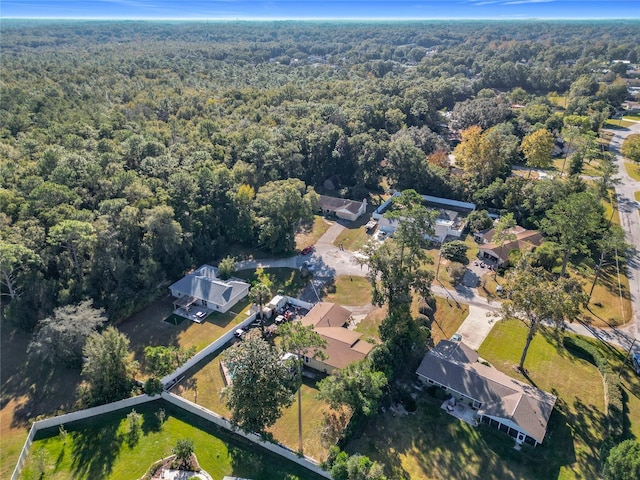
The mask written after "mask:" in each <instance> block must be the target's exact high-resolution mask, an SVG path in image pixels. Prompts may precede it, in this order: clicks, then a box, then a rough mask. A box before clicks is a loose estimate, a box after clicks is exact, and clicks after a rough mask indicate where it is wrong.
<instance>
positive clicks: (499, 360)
mask: <svg viewBox="0 0 640 480" xmlns="http://www.w3.org/2000/svg"><path fill="white" fill-rule="evenodd" d="M525 336H526V327H525V326H524V325H523V324H522V323H521V322H518V321H508V322H499V323H498V324H497V325H496V326H495V327H494V328H493V329H492V331H491V333H490V334H489V336H488V337H487V339H486V340H485V341H484V343H483V344H482V346H481V347H480V350H479V353H480V355H481V356H482V357H483V358H485V359H486V360H488V361H489V362H490V363H491V364H492V365H493V366H494V367H496V368H498V369H499V370H501V371H503V372H505V373H506V374H508V375H510V376H512V377H515V378H518V379H519V380H521V381H525V382H526V381H527V379H525V378H524V377H523V376H522V374H520V373H519V372H516V370H515V369H514V366H516V365H517V364H518V362H519V359H520V355H521V353H522V348H523V346H524V340H525ZM525 368H526V369H527V371H528V372H529V373H528V374H529V380H530V383H533V384H535V385H536V386H537V387H538V388H541V389H543V390H545V391H549V392H553V393H555V394H556V395H557V396H558V403H557V404H556V410H555V411H554V415H553V416H552V419H551V422H550V426H549V430H548V436H550V438H548V439H547V440H549V441H548V442H547V443H546V444H545V445H544V446H543V448H542V449H541V453H542V454H543V455H545V456H547V462H546V463H547V464H548V466H549V467H551V468H552V470H550V471H549V472H548V473H549V475H548V476H546V477H545V476H542V477H539V478H556V477H557V478H597V477H598V475H599V469H600V459H599V454H598V451H599V446H600V442H601V440H602V438H603V433H604V415H603V413H602V412H603V411H604V391H603V384H602V377H601V375H600V373H599V372H598V370H597V369H596V367H595V366H594V365H592V364H590V363H588V362H587V361H585V360H582V359H579V358H576V357H574V356H573V355H572V354H570V353H569V352H567V351H566V350H565V349H564V348H563V347H562V345H561V339H560V338H557V337H556V336H555V335H554V334H553V333H551V332H550V331H547V330H544V329H543V330H542V331H541V332H540V333H539V334H538V335H537V336H536V337H535V338H534V339H533V342H532V343H531V347H530V349H529V353H528V355H527V359H526V361H525ZM554 471H557V475H553V476H552V475H551V473H552V472H554ZM533 473H534V472H532V475H533ZM534 478H535V477H534Z"/></svg>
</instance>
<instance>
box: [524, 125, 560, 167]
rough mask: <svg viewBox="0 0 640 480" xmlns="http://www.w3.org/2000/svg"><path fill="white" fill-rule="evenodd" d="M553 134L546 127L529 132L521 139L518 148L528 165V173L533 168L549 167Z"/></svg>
mask: <svg viewBox="0 0 640 480" xmlns="http://www.w3.org/2000/svg"><path fill="white" fill-rule="evenodd" d="M553 147H554V140H553V135H552V134H551V132H550V131H549V130H547V129H546V128H541V129H540V130H536V131H535V132H532V133H530V134H529V135H527V136H525V137H524V138H523V139H522V144H521V146H520V148H521V149H522V152H523V153H524V158H525V159H526V161H527V167H529V175H531V170H532V169H534V168H549V167H550V166H551V154H552V153H553Z"/></svg>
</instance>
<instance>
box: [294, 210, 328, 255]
mask: <svg viewBox="0 0 640 480" xmlns="http://www.w3.org/2000/svg"><path fill="white" fill-rule="evenodd" d="M330 226H331V225H329V224H328V223H327V222H326V221H325V219H324V217H323V216H321V215H316V216H315V217H314V218H313V224H312V225H309V226H307V227H305V228H302V229H301V230H300V231H299V232H298V233H297V234H296V248H297V249H299V250H301V249H303V248H304V247H306V246H307V245H314V244H315V243H316V242H317V241H318V239H319V238H320V237H321V236H322V235H324V232H326V231H327V230H329V227H330Z"/></svg>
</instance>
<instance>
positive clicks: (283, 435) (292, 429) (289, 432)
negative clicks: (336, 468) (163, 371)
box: [172, 351, 329, 460]
mask: <svg viewBox="0 0 640 480" xmlns="http://www.w3.org/2000/svg"><path fill="white" fill-rule="evenodd" d="M221 353H222V352H221V351H220V352H216V353H215V354H212V355H211V356H208V357H207V358H205V359H204V360H203V361H202V362H200V363H199V364H198V365H196V366H195V367H194V368H193V369H192V370H191V371H190V372H187V374H186V377H185V379H184V380H183V381H182V382H180V383H179V384H178V385H177V386H176V387H175V388H174V389H173V390H172V392H173V393H175V394H177V395H180V396H181V397H183V398H186V399H187V400H190V401H192V402H195V403H197V404H199V405H202V406H203V407H205V408H208V409H209V410H211V411H213V412H216V413H218V414H219V415H222V416H223V417H225V418H231V411H230V410H229V409H228V408H227V407H226V406H225V404H224V401H223V400H222V398H221V396H220V394H221V392H222V390H223V389H224V387H225V383H224V378H223V376H222V371H221V370H220V360H221V359H222V355H221ZM196 392H197V393H196ZM317 394H318V389H317V388H316V386H315V382H313V381H310V380H308V379H306V378H305V379H304V382H303V385H302V421H303V430H302V434H303V448H304V452H305V455H308V456H310V457H312V458H315V459H318V460H324V459H325V458H326V455H327V449H326V448H325V447H323V446H322V444H321V443H320V431H321V430H322V426H323V424H322V420H323V416H322V412H324V411H329V407H328V406H327V405H326V404H325V403H324V402H322V401H320V400H318V399H316V395H317ZM269 431H270V432H271V433H272V434H273V436H274V438H275V439H276V440H278V441H279V442H281V443H283V444H285V445H286V446H288V447H290V448H292V449H294V450H298V446H299V442H298V405H297V395H296V401H294V402H293V404H292V405H291V406H290V407H288V408H287V409H285V410H284V412H283V415H282V417H281V418H280V419H279V420H278V421H277V422H276V424H275V425H274V426H273V427H271V428H270V429H269Z"/></svg>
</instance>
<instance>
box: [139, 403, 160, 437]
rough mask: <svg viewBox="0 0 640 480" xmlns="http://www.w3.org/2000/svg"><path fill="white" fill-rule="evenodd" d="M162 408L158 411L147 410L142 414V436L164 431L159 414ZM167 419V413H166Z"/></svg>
mask: <svg viewBox="0 0 640 480" xmlns="http://www.w3.org/2000/svg"><path fill="white" fill-rule="evenodd" d="M159 411H160V408H157V409H156V410H151V409H147V410H144V411H143V412H142V434H143V435H149V434H150V433H156V432H159V431H160V430H162V423H161V422H160V418H158V412H159ZM165 418H166V412H165Z"/></svg>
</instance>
